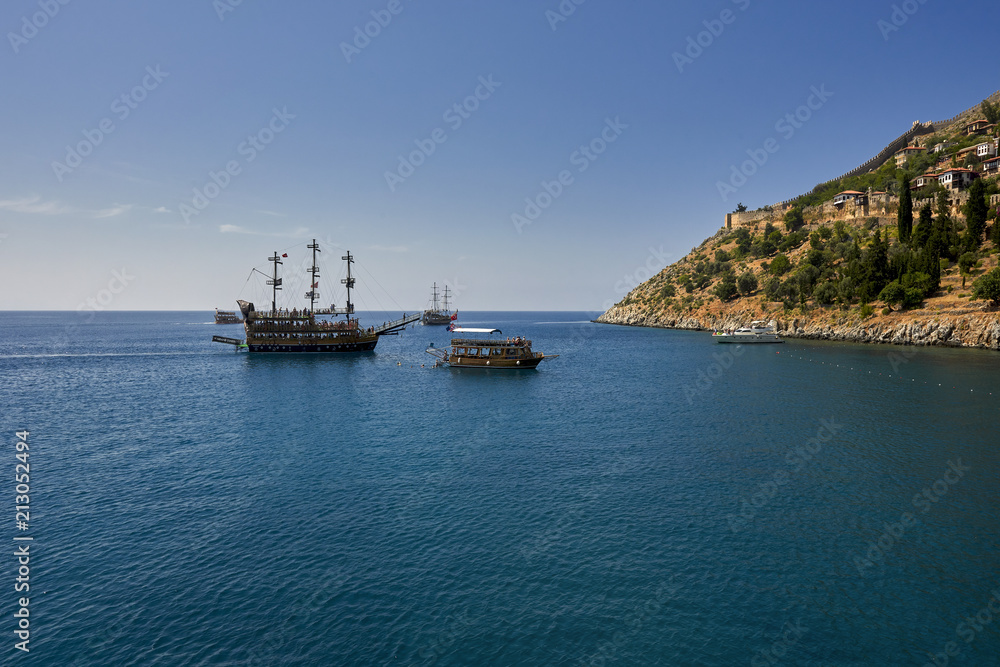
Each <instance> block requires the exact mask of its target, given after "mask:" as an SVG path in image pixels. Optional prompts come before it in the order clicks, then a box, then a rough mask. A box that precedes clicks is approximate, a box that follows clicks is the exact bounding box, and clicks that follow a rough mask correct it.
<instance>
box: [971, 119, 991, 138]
mask: <svg viewBox="0 0 1000 667" xmlns="http://www.w3.org/2000/svg"><path fill="white" fill-rule="evenodd" d="M989 125H990V124H989V123H987V122H986V121H985V120H982V119H980V120H974V121H972V122H971V123H969V124H968V125H966V126H965V134H966V135H967V136H972V135H973V134H980V133H981V132H985V131H986V128H988V127H989Z"/></svg>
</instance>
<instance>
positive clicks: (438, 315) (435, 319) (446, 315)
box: [420, 283, 458, 325]
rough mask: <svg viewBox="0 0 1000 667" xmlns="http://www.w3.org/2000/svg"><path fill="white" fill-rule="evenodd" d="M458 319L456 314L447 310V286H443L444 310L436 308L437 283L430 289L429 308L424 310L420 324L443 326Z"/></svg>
mask: <svg viewBox="0 0 1000 667" xmlns="http://www.w3.org/2000/svg"><path fill="white" fill-rule="evenodd" d="M457 318H458V312H457V311H456V312H455V313H452V312H451V311H450V310H449V309H448V286H447V285H445V286H444V308H439V307H438V289H437V283H434V285H433V286H432V287H431V307H430V309H429V310H425V311H424V314H423V316H422V317H421V318H420V323H421V324H432V325H445V324H449V323H450V322H451V321H452V320H454V319H457Z"/></svg>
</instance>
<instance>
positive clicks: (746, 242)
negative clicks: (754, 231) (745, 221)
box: [735, 227, 753, 255]
mask: <svg viewBox="0 0 1000 667" xmlns="http://www.w3.org/2000/svg"><path fill="white" fill-rule="evenodd" d="M735 237H736V249H737V250H738V251H739V252H740V253H741V254H743V255H746V254H747V253H748V252H750V244H751V242H752V240H753V239H752V238H751V237H750V232H749V231H748V230H747V228H746V227H740V228H739V229H737V230H736V234H735Z"/></svg>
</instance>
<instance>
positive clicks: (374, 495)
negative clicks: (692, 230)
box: [0, 312, 1000, 666]
mask: <svg viewBox="0 0 1000 667" xmlns="http://www.w3.org/2000/svg"><path fill="white" fill-rule="evenodd" d="M391 315H392V314H383V313H375V314H370V315H368V316H366V315H362V322H363V323H372V322H381V321H383V320H385V319H388V318H389V317H390V316H391ZM463 316H464V317H463V324H465V325H469V326H476V325H489V326H498V327H500V328H501V329H503V331H504V334H505V335H507V334H510V335H526V336H527V337H529V338H531V339H533V341H534V346H535V349H536V350H540V351H542V352H545V353H546V354H559V355H560V356H559V358H558V359H556V360H553V361H550V362H545V363H543V364H542V365H541V366H540V368H539V370H537V371H518V372H497V371H487V372H484V371H467V370H449V369H441V368H437V369H435V368H431V367H430V366H431V363H432V362H433V359H432V358H431V357H430V356H428V355H426V354H424V352H423V350H424V348H425V347H426V346H427V344H428V343H429V342H431V341H433V342H435V344H437V345H439V346H440V345H443V344H446V343H447V340H448V338H449V336H450V335H449V334H448V333H447V332H446V331H445V330H444V329H443V328H433V327H416V328H413V329H410V330H407V331H405V332H404V333H403V335H401V336H399V337H396V338H392V337H390V338H385V339H383V340H382V341H381V342H380V343H379V346H378V348H377V350H376V351H375V352H374V353H371V354H366V355H358V356H344V357H336V356H315V357H314V356H304V355H303V356H278V355H273V356H268V355H260V356H256V355H255V356H251V355H247V354H245V353H244V354H236V353H234V351H233V349H232V348H230V347H228V346H223V345H218V344H213V343H211V342H209V341H210V338H211V336H212V335H213V334H218V333H222V334H228V335H240V334H241V333H242V328H241V327H240V326H216V325H214V324H211V315H210V314H209V313H204V312H169V313H165V312H142V313H126V312H101V313H96V314H90V315H88V316H87V317H85V316H82V315H80V314H78V313H52V312H45V313H22V312H18V313H3V314H2V315H0V373H2V378H3V387H4V389H3V394H2V395H3V403H2V405H3V426H4V429H5V432H4V437H5V439H6V441H7V442H8V446H6V447H4V449H3V454H2V455H0V470H5V472H3V473H2V474H0V479H5V480H7V481H6V482H4V483H3V484H0V497H3V498H5V499H6V501H5V502H4V503H3V507H5V508H6V509H5V510H4V511H5V512H6V513H7V514H8V516H7V518H6V519H4V522H5V524H4V525H5V526H6V528H4V530H3V531H2V532H3V534H4V535H6V537H4V538H3V539H5V540H6V541H7V544H8V548H7V549H6V550H5V553H7V554H12V553H13V552H14V549H15V546H14V545H16V544H23V542H22V543H16V542H14V541H13V538H14V537H17V536H25V535H29V536H31V537H33V538H34V539H33V541H32V542H31V543H30V545H31V546H30V549H31V561H30V593H29V594H23V593H15V591H14V583H15V578H16V577H17V576H18V572H17V567H18V565H17V562H16V559H15V558H14V557H13V556H11V555H8V556H5V557H3V558H2V559H0V563H2V564H0V577H2V579H0V590H2V591H4V593H2V594H0V637H3V638H4V645H3V646H2V647H0V656H2V658H0V661H2V662H3V664H31V665H33V664H38V665H396V664H399V665H431V664H436V665H775V664H786V665H814V666H820V665H823V666H834V665H837V666H846V665H924V664H928V663H930V664H935V663H934V662H932V661H937V664H946V663H947V664H951V665H996V664H1000V613H995V612H993V611H990V605H991V604H992V606H993V609H995V610H997V611H998V612H1000V567H998V566H1000V530H998V528H1000V519H998V509H1000V492H998V483H997V480H998V479H1000V474H998V473H1000V447H998V445H1000V435H998V417H1000V410H998V407H1000V386H998V384H997V377H998V374H1000V355H997V354H996V353H992V352H986V351H976V350H950V349H904V348H898V347H886V346H857V345H846V344H836V343H823V342H810V341H796V340H790V341H788V343H787V344H785V345H781V346H745V347H741V348H732V347H728V346H720V345H714V344H713V343H712V340H711V336H709V335H708V334H706V333H698V332H682V331H667V330H654V329H635V328H625V327H614V326H605V325H597V324H592V323H589V322H588V321H587V319H588V314H587V313H566V312H556V313H463ZM17 430H28V431H30V435H29V436H28V440H29V444H30V465H31V471H30V486H31V493H30V506H31V510H30V513H31V522H30V528H29V530H28V531H18V530H17V529H16V527H15V523H14V521H15V516H14V515H15V509H14V495H15V482H14V467H15V464H16V463H17V461H16V460H15V458H14V455H15V447H14V443H15V442H16V439H17V438H16V436H15V431H17ZM22 595H28V596H29V597H30V605H29V608H30V633H31V634H30V653H29V654H23V653H22V652H20V651H18V650H16V649H15V648H14V644H15V642H16V641H18V639H17V638H16V636H15V634H14V630H15V629H16V622H17V619H15V617H14V616H13V614H14V612H15V610H16V608H17V600H18V598H19V597H21V596H22ZM994 595H995V596H996V599H995V600H993V599H992V596H994ZM977 615H978V619H977V618H976V617H977ZM970 617H971V618H970ZM967 619H968V620H967ZM948 651H950V652H951V653H952V655H948V654H947V652H948ZM956 652H957V655H955V653H956ZM938 654H940V655H938ZM935 655H937V657H935Z"/></svg>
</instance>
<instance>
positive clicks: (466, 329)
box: [452, 327, 503, 334]
mask: <svg viewBox="0 0 1000 667" xmlns="http://www.w3.org/2000/svg"><path fill="white" fill-rule="evenodd" d="M452 331H453V332H455V333H485V334H491V333H503V332H502V331H500V330H499V329H471V328H469V327H455V328H454V329H452Z"/></svg>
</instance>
